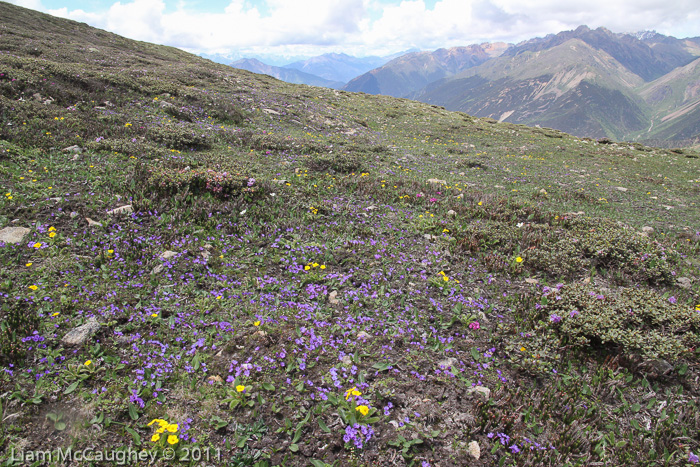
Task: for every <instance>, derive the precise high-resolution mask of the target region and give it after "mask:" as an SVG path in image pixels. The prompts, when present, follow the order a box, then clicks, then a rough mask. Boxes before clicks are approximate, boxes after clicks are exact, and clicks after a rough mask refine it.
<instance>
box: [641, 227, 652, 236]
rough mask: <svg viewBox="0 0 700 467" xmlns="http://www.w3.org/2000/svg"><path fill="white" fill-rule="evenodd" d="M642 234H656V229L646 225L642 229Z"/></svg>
mask: <svg viewBox="0 0 700 467" xmlns="http://www.w3.org/2000/svg"><path fill="white" fill-rule="evenodd" d="M642 232H644V233H648V234H649V233H653V232H654V227H649V226H648V225H645V226H644V227H642Z"/></svg>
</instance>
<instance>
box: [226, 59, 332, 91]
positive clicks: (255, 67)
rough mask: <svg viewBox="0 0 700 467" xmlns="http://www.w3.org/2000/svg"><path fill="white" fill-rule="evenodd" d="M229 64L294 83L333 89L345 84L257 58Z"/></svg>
mask: <svg viewBox="0 0 700 467" xmlns="http://www.w3.org/2000/svg"><path fill="white" fill-rule="evenodd" d="M229 65H230V66H232V67H234V68H239V69H241V70H247V71H252V72H253V73H261V74H264V75H270V76H272V77H273V78H277V79H279V80H282V81H286V82H288V83H293V84H308V85H309V86H322V87H325V88H333V89H339V88H341V87H342V86H343V83H342V82H339V81H331V80H328V79H326V78H322V77H320V76H316V75H313V74H310V73H305V72H303V71H299V70H296V69H290V68H283V67H279V66H272V65H267V64H265V63H263V62H261V61H260V60H257V59H255V58H244V59H241V60H236V61H235V62H233V63H229Z"/></svg>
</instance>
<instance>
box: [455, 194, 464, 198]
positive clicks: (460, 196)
mask: <svg viewBox="0 0 700 467" xmlns="http://www.w3.org/2000/svg"><path fill="white" fill-rule="evenodd" d="M456 198H457V199H462V198H464V193H460V194H458V195H457V196H456Z"/></svg>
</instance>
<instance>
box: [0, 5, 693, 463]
mask: <svg viewBox="0 0 700 467" xmlns="http://www.w3.org/2000/svg"><path fill="white" fill-rule="evenodd" d="M0 19H1V21H0V51H2V53H0V185H2V187H3V192H2V193H1V194H2V196H1V197H0V235H3V237H2V238H6V240H4V241H3V243H0V319H1V321H0V369H2V371H0V413H1V414H2V417H0V459H1V460H2V462H3V463H4V465H13V463H14V465H32V464H33V461H31V460H27V459H26V458H19V459H18V458H17V457H16V456H18V455H20V454H21V453H24V454H25V455H26V453H31V452H34V451H37V450H41V451H51V450H53V452H54V453H56V454H58V450H59V449H65V448H68V447H71V448H72V450H73V452H75V451H79V450H82V449H86V448H91V449H93V452H95V451H98V452H103V451H105V450H106V451H107V452H108V453H109V452H112V451H111V450H113V449H117V450H119V452H121V453H128V452H130V451H129V450H131V451H132V452H133V451H134V450H136V451H139V450H143V451H144V452H149V453H152V454H153V456H155V459H156V461H155V463H154V464H151V465H173V464H175V463H176V462H175V461H173V460H169V459H168V458H169V457H170V456H171V454H172V455H174V456H175V457H176V458H177V459H180V463H179V464H178V465H201V464H202V462H201V461H199V462H198V458H196V457H195V455H198V456H201V457H199V458H201V459H206V460H205V462H204V464H205V465H236V466H243V465H256V466H260V467H262V466H272V465H288V466H309V465H313V466H323V465H336V466H345V465H357V466H370V465H432V466H454V465H457V466H460V465H462V466H467V465H468V466H492V465H511V466H512V465H518V466H542V465H550V466H590V465H649V466H652V465H654V466H655V465H685V464H687V463H690V462H691V461H693V460H694V459H696V457H694V456H695V454H697V453H698V452H699V451H700V442H698V439H699V438H698V436H699V434H700V418H699V417H698V401H699V398H700V388H699V387H698V377H699V376H700V368H699V365H698V363H699V359H700V350H698V344H699V343H700V313H699V312H700V285H699V284H700V283H699V281H700V270H699V268H700V215H699V212H700V211H699V210H698V204H700V159H698V155H697V153H696V152H692V151H688V150H685V151H681V150H676V151H675V152H672V151H667V150H662V149H656V148H650V147H645V146H642V145H640V144H627V143H612V142H610V141H602V142H595V141H592V140H588V139H579V138H575V137H572V136H569V135H567V134H564V133H561V132H559V131H556V130H551V129H547V128H529V127H526V126H522V125H514V124H508V123H502V124H499V123H496V122H495V121H494V120H491V119H479V118H473V117H471V116H469V115H467V114H464V113H460V112H449V111H446V110H444V109H442V108H439V107H435V106H430V105H427V104H422V103H417V102H412V101H408V100H404V99H394V98H390V97H382V96H368V95H364V94H353V93H349V92H343V91H335V90H331V89H324V88H314V87H309V86H299V85H292V84H288V83H283V82H281V81H277V80H275V79H273V78H270V77H267V76H261V75H254V74H252V73H249V72H245V71H241V70H235V69H232V68H230V67H227V66H224V65H218V64H214V63H212V62H209V61H206V60H204V59H201V58H198V57H196V56H193V55H189V54H186V53H184V52H181V51H178V50H175V49H172V48H168V47H162V46H156V45H151V44H145V43H139V42H134V41H129V40H126V39H123V38H120V37H118V36H115V35H112V34H109V33H106V32H103V31H98V30H95V29H92V28H89V27H88V26H86V25H84V24H78V23H74V22H70V21H65V20H59V19H56V18H51V17H49V16H46V15H42V14H39V13H35V12H31V11H29V10H25V9H21V8H18V7H14V6H11V5H8V4H6V3H0ZM115 210H116V211H115ZM8 227H13V228H15V230H14V233H20V234H24V237H23V238H22V239H21V240H20V241H18V242H17V243H13V242H11V241H10V240H9V238H7V237H4V235H5V234H6V233H7V232H8V231H7V230H5V229H6V228H8ZM17 228H25V229H26V231H19V230H18V229H17ZM63 452H65V451H63ZM196 453H198V454H196ZM112 455H114V453H113V452H112ZM13 460H14V461H15V462H13ZM56 464H58V462H56ZM147 464H148V462H146V461H144V462H143V463H142V465H147ZM34 465H42V462H41V461H37V462H36V463H34Z"/></svg>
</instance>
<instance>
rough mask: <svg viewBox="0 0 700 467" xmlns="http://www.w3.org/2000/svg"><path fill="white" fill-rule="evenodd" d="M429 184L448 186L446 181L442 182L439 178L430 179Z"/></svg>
mask: <svg viewBox="0 0 700 467" xmlns="http://www.w3.org/2000/svg"><path fill="white" fill-rule="evenodd" d="M428 183H430V184H432V185H447V182H446V181H445V180H440V179H439V178H429V179H428Z"/></svg>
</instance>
